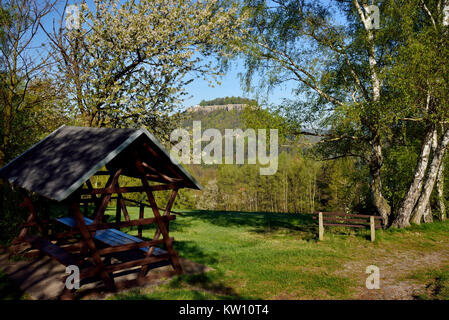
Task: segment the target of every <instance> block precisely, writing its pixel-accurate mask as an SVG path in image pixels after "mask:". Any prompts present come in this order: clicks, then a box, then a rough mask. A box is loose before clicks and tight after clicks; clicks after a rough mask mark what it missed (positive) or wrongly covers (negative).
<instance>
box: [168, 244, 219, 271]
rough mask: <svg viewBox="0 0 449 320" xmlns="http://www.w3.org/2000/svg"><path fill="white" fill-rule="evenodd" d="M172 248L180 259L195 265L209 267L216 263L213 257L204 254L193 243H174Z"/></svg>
mask: <svg viewBox="0 0 449 320" xmlns="http://www.w3.org/2000/svg"><path fill="white" fill-rule="evenodd" d="M173 247H174V248H175V250H176V251H178V253H179V255H180V256H181V257H183V258H186V259H189V260H192V261H195V262H197V263H201V264H204V265H207V266H210V265H214V264H216V263H217V262H218V260H217V259H216V257H215V256H212V255H210V254H206V253H204V251H203V250H202V249H201V247H199V246H198V245H197V244H196V243H195V242H194V241H175V242H174V245H173Z"/></svg>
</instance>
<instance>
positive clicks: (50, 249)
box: [25, 235, 78, 266]
mask: <svg viewBox="0 0 449 320" xmlns="http://www.w3.org/2000/svg"><path fill="white" fill-rule="evenodd" d="M25 240H26V241H27V242H28V243H29V244H30V245H31V246H32V247H33V248H35V249H38V250H39V251H40V252H42V253H44V254H46V255H48V256H50V257H51V258H53V259H55V260H57V261H59V263H61V264H63V265H65V266H69V265H78V262H77V260H76V258H75V256H73V255H72V254H70V253H69V252H67V251H65V250H64V249H62V248H61V247H59V246H57V245H55V244H53V243H51V242H50V241H49V240H47V239H45V238H42V237H39V236H34V235H29V236H26V237H25Z"/></svg>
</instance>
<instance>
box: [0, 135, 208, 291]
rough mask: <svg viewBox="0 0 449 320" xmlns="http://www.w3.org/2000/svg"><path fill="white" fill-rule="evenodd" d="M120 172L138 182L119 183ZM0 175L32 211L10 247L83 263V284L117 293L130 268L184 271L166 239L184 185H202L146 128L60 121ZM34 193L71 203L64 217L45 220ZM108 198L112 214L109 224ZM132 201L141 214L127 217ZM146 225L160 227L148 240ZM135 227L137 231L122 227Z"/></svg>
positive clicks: (68, 262) (143, 273)
mask: <svg viewBox="0 0 449 320" xmlns="http://www.w3.org/2000/svg"><path fill="white" fill-rule="evenodd" d="M95 176H107V182H106V184H105V185H104V186H101V187H100V188H99V187H98V186H96V187H94V183H92V181H91V180H92V178H93V177H95ZM122 176H127V177H132V178H135V179H133V181H137V182H138V183H136V185H132V186H121V185H120V184H119V178H120V177H122ZM0 178H3V179H4V180H7V181H9V182H10V183H11V184H12V185H14V186H16V187H19V188H20V189H21V190H22V191H23V193H24V203H23V206H25V207H27V208H28V210H29V212H30V213H29V216H28V218H27V220H26V221H24V223H23V224H22V229H21V231H20V233H19V235H18V236H17V238H16V239H14V241H13V244H21V243H24V242H26V243H28V244H30V245H31V246H32V248H34V250H36V249H37V250H38V251H39V253H40V254H46V255H48V256H50V257H52V258H54V259H56V260H57V261H59V262H60V263H62V264H64V265H66V266H69V265H75V266H78V267H79V268H80V280H81V284H83V283H85V282H86V281H88V280H90V281H92V279H97V280H99V279H101V280H102V281H103V282H104V285H105V287H106V288H107V289H109V290H115V282H114V278H115V277H117V276H119V275H120V273H124V271H126V270H127V271H129V270H132V271H133V272H136V271H137V272H138V276H137V279H140V280H143V279H144V278H145V276H146V274H147V272H148V271H149V270H151V269H153V268H156V267H159V266H163V265H169V264H171V265H172V266H173V268H174V271H175V272H176V273H177V274H180V273H182V268H181V265H180V262H179V257H178V253H177V252H176V251H175V250H174V249H173V241H174V239H173V238H172V237H170V236H169V222H170V221H172V220H174V219H175V218H176V216H175V215H174V214H172V213H173V212H172V206H173V203H174V201H175V199H176V196H177V194H178V190H179V189H181V188H192V189H198V190H201V188H202V187H201V185H200V184H199V183H198V182H197V181H196V180H195V179H194V178H193V177H192V176H191V175H190V174H189V173H188V172H187V171H186V170H185V169H184V168H183V167H182V166H181V165H180V164H179V163H178V162H177V161H176V160H175V159H172V158H171V157H170V155H169V154H168V153H167V151H166V150H165V149H164V148H163V147H162V145H161V144H160V143H159V142H158V141H157V139H156V138H155V137H154V136H153V135H151V134H150V133H149V132H148V131H147V130H146V129H129V128H127V129H111V128H86V127H74V126H62V127H60V128H59V129H57V130H55V131H54V132H53V133H51V134H50V135H48V136H47V137H46V138H44V139H43V140H41V141H40V142H39V143H37V144H36V145H34V146H33V147H31V148H30V149H28V150H27V151H25V152H24V153H23V154H21V155H20V156H18V157H17V158H16V159H14V160H13V161H11V162H10V163H8V164H7V165H5V166H4V167H3V168H1V169H0ZM103 180H106V179H103ZM161 190H170V191H171V194H170V196H169V200H168V203H167V204H166V205H165V206H162V208H161V207H160V206H158V204H157V203H156V200H155V195H154V192H156V191H161ZM127 193H143V194H144V195H145V196H146V198H147V199H148V203H146V202H139V201H133V200H131V199H127V198H126V197H125V195H126V194H127ZM32 194H33V195H37V197H44V198H46V199H49V200H51V202H55V203H57V204H58V205H60V206H61V205H62V207H63V208H67V210H66V212H65V214H64V215H63V216H60V217H57V218H54V219H48V212H39V210H37V208H36V206H35V205H34V203H33V201H32V198H33V197H34V196H33V197H31V196H30V195H32ZM111 200H115V202H116V210H115V219H113V221H107V219H106V217H107V216H106V215H105V211H106V209H107V207H108V204H109V203H110V201H111ZM129 203H133V204H134V205H136V204H137V206H139V217H138V219H134V220H132V219H131V217H130V215H129V214H128V210H127V207H126V204H129ZM145 207H148V208H151V211H152V216H151V217H146V216H145ZM92 208H93V214H92ZM89 215H90V216H91V218H89V217H88V216H89ZM122 218H123V219H122ZM109 220H111V219H109ZM149 224H155V226H156V228H155V229H156V230H155V233H154V236H153V238H152V239H144V238H142V229H143V227H144V226H145V225H149ZM134 226H137V228H138V235H137V236H131V235H129V234H127V233H125V232H122V231H120V229H121V228H125V227H134Z"/></svg>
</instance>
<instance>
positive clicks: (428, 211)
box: [423, 201, 433, 223]
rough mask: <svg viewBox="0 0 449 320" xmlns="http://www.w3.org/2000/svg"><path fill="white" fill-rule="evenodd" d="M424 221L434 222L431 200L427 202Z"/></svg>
mask: <svg viewBox="0 0 449 320" xmlns="http://www.w3.org/2000/svg"><path fill="white" fill-rule="evenodd" d="M423 218H424V222H425V223H430V222H433V216H432V208H431V207H430V201H429V202H427V207H426V210H424V217H423Z"/></svg>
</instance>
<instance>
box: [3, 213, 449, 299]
mask: <svg viewBox="0 0 449 320" xmlns="http://www.w3.org/2000/svg"><path fill="white" fill-rule="evenodd" d="M128 211H129V213H130V215H131V218H133V219H136V218H137V217H138V208H133V207H129V208H128ZM107 214H108V215H109V216H110V219H111V220H113V217H115V209H114V208H112V207H111V208H109V209H108V212H107ZM145 216H146V217H151V216H152V213H151V211H150V210H148V211H146V212H145ZM123 231H126V232H128V233H130V234H133V235H137V227H133V228H128V229H123ZM154 231H155V229H154V226H148V227H147V228H146V229H144V234H143V235H144V237H146V238H152V237H153V235H154ZM170 235H171V236H172V237H174V238H175V243H174V246H175V249H176V250H177V251H178V252H179V254H180V256H182V257H184V258H187V259H190V260H192V261H195V262H198V263H201V264H204V265H207V266H208V267H210V268H212V271H209V272H207V273H203V274H199V275H182V276H177V277H175V278H172V279H171V280H169V281H168V282H165V283H163V284H161V285H157V286H152V287H150V288H144V289H134V290H131V291H127V292H122V293H120V294H115V295H113V296H111V297H110V298H109V299H124V300H126V299H132V300H135V299H186V300H188V299H352V298H357V290H358V289H360V287H361V286H364V279H365V278H366V274H365V268H366V266H368V265H370V264H372V263H373V261H374V260H373V259H375V258H379V257H381V258H382V257H383V258H384V261H387V262H390V259H391V261H392V263H393V264H394V263H396V262H397V259H396V260H394V258H395V257H396V256H397V255H398V254H399V253H402V254H404V253H409V252H413V253H414V254H415V255H416V254H418V255H419V254H422V253H426V252H429V253H430V252H437V253H438V252H445V251H447V243H448V241H449V221H446V222H435V223H432V224H425V225H421V226H412V227H410V228H407V229H401V230H397V229H396V230H385V231H383V230H378V231H377V232H376V241H375V242H374V243H371V242H370V241H369V231H368V230H363V229H362V230H354V229H345V228H335V227H330V228H326V232H325V240H324V241H321V242H318V241H317V240H316V238H317V230H316V223H315V221H314V220H312V219H311V216H310V215H300V214H276V213H246V212H210V211H184V212H183V216H178V217H177V218H176V220H175V221H172V222H171V223H170ZM347 265H355V266H356V267H353V269H351V270H350V272H349V273H348V268H347V267H346V266H347ZM404 277H409V278H413V279H414V280H415V281H421V282H422V283H426V284H429V288H431V289H429V290H428V294H423V295H422V296H420V297H418V298H421V299H447V298H448V290H449V289H448V288H449V280H448V279H449V266H448V269H441V270H440V269H438V270H433V271H432V270H421V271H420V272H417V271H416V270H410V274H404ZM360 279H362V281H361V280H360ZM22 297H23V296H22V293H21V292H20V290H19V289H18V288H17V287H16V286H15V285H14V283H13V282H11V281H10V280H9V279H8V278H7V277H5V275H4V274H2V273H0V299H19V298H22Z"/></svg>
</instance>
